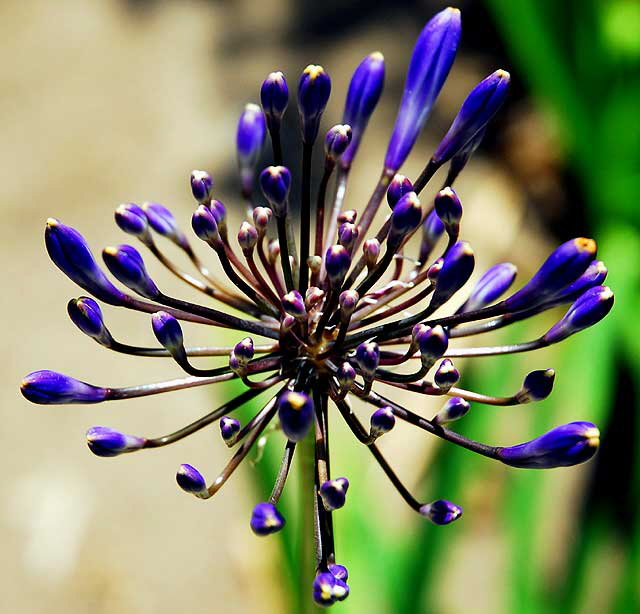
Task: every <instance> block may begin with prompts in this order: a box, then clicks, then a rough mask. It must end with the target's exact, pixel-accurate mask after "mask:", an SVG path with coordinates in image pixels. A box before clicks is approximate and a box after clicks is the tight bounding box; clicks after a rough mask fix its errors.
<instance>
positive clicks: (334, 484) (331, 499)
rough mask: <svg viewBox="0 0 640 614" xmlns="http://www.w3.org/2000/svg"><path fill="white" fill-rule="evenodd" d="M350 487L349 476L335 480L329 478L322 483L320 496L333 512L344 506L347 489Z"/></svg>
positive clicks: (326, 508) (324, 504)
mask: <svg viewBox="0 0 640 614" xmlns="http://www.w3.org/2000/svg"><path fill="white" fill-rule="evenodd" d="M348 489H349V480H347V478H337V479H335V480H327V481H326V482H323V483H322V484H321V485H320V490H319V494H320V498H321V499H322V504H323V506H324V509H325V510H327V512H333V511H334V510H338V509H340V508H341V507H343V506H344V504H345V501H346V498H347V490H348Z"/></svg>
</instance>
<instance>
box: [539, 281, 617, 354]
mask: <svg viewBox="0 0 640 614" xmlns="http://www.w3.org/2000/svg"><path fill="white" fill-rule="evenodd" d="M612 307H613V292H611V289H610V288H607V286H596V287H595V288H590V289H589V290H587V291H586V292H585V293H584V294H583V295H582V296H581V297H579V298H578V299H576V301H575V302H574V303H573V305H571V307H570V308H569V310H568V311H567V313H565V314H564V317H563V318H562V319H561V320H560V321H559V322H558V323H557V324H555V326H553V327H552V328H551V330H549V332H548V333H547V334H546V335H545V336H544V340H545V341H546V342H547V343H557V342H558V341H562V340H563V339H566V338H567V337H569V336H570V335H573V334H575V333H578V332H580V331H581V330H584V329H585V328H589V327H590V326H593V325H594V324H597V323H598V322H600V320H602V318H604V317H605V316H606V315H607V314H608V313H609V312H610V311H611V308H612Z"/></svg>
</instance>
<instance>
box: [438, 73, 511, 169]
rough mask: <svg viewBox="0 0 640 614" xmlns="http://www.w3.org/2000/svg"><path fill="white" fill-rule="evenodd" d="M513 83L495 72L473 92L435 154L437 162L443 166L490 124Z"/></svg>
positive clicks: (507, 76)
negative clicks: (510, 83)
mask: <svg viewBox="0 0 640 614" xmlns="http://www.w3.org/2000/svg"><path fill="white" fill-rule="evenodd" d="M510 80H511V77H510V75H509V73H508V72H507V71H505V70H496V71H495V72H494V73H491V74H490V75H489V76H488V77H487V78H486V79H484V80H483V81H481V82H480V83H478V85H476V86H475V87H474V88H473V89H472V90H471V92H470V93H469V95H468V96H467V99H466V100H465V101H464V103H463V104H462V107H460V110H459V111H458V115H456V118H455V119H454V120H453V124H451V127H450V128H449V131H448V132H447V134H446V135H445V137H444V138H443V139H442V142H441V143H440V145H439V146H438V149H437V150H436V152H435V153H434V154H433V157H432V160H433V161H434V162H435V163H437V164H439V165H440V164H444V163H445V162H447V161H448V160H450V159H451V158H452V157H453V156H454V155H455V154H456V153H458V152H459V151H460V150H461V149H462V148H463V147H464V146H465V145H466V144H467V143H468V142H469V141H470V140H471V139H472V138H473V137H474V136H475V135H476V134H477V133H478V132H479V131H480V130H482V129H483V128H484V127H485V126H486V125H487V123H488V122H489V120H490V119H491V118H492V117H493V116H494V115H495V114H496V112H497V111H498V109H499V108H500V107H501V106H502V103H503V102H504V99H505V98H506V96H507V90H508V89H509V81H510Z"/></svg>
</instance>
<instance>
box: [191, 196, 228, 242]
mask: <svg viewBox="0 0 640 614" xmlns="http://www.w3.org/2000/svg"><path fill="white" fill-rule="evenodd" d="M191 228H193V232H195V234H196V236H197V237H198V239H201V240H202V241H204V242H205V243H207V244H208V245H210V246H211V247H213V248H214V249H216V248H219V247H222V237H221V236H220V231H219V230H218V224H217V222H216V218H215V217H214V216H213V213H212V212H211V209H210V208H209V207H207V206H205V205H200V206H199V207H198V208H197V209H196V210H195V211H194V212H193V215H192V216H191Z"/></svg>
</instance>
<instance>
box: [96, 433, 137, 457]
mask: <svg viewBox="0 0 640 614" xmlns="http://www.w3.org/2000/svg"><path fill="white" fill-rule="evenodd" d="M146 442H147V440H146V439H145V438H144V437H136V436H135V435H124V434H123V433H119V432H118V431H114V430H113V429H111V428H109V427H107V426H93V427H91V428H90V429H89V430H88V431H87V445H88V446H89V450H91V451H92V452H93V453H94V454H95V455H96V456H118V455H120V454H125V453H126V452H135V451H136V450H139V449H140V448H143V447H144V445H145V443H146Z"/></svg>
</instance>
